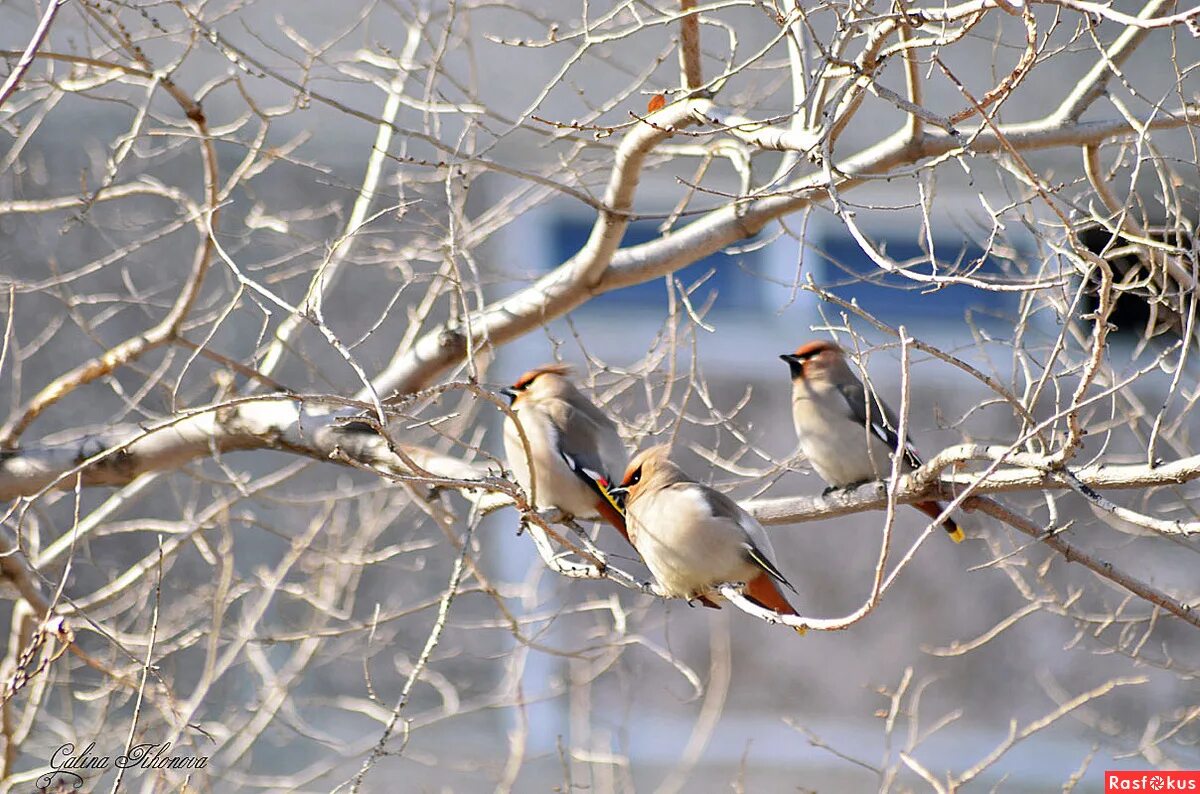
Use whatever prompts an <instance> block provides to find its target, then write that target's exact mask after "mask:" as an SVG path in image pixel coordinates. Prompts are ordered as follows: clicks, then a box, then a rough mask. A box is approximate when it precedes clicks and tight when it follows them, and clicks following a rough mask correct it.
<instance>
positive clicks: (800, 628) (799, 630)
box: [792, 626, 808, 637]
mask: <svg viewBox="0 0 1200 794" xmlns="http://www.w3.org/2000/svg"><path fill="white" fill-rule="evenodd" d="M792 628H793V629H795V630H796V633H797V634H799V635H800V636H801V637H803V636H804V635H805V634H808V629H806V628H804V627H803V626H792Z"/></svg>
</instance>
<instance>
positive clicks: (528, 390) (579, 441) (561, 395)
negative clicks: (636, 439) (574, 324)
mask: <svg viewBox="0 0 1200 794" xmlns="http://www.w3.org/2000/svg"><path fill="white" fill-rule="evenodd" d="M569 374H570V368H569V367H566V366H563V365H561V364H547V365H545V366H541V367H537V368H535V369H531V370H529V371H528V372H526V373H525V374H524V375H522V376H521V377H520V378H519V379H518V380H517V382H516V383H514V384H513V385H512V386H510V387H508V388H506V389H501V393H502V394H504V395H505V396H506V397H508V398H509V399H510V400H511V401H512V410H513V413H514V414H516V416H517V419H518V420H519V421H520V423H521V428H522V429H523V430H524V431H525V437H526V438H527V439H528V441H529V451H530V455H529V456H526V454H525V446H524V445H523V444H522V443H521V434H520V432H519V431H518V429H517V423H516V422H514V421H513V420H512V417H506V418H505V420H504V454H505V457H506V459H507V460H508V466H509V468H510V469H512V471H513V474H514V475H515V476H516V478H517V482H518V483H519V484H520V485H521V487H522V488H523V489H525V492H526V493H528V494H532V498H533V499H534V500H535V501H536V504H535V507H537V508H538V509H539V510H546V509H551V508H557V509H559V510H561V511H563V512H564V513H566V514H568V515H570V516H573V517H575V518H603V519H604V520H606V521H608V523H610V524H612V525H613V526H614V527H616V528H617V530H618V531H620V533H621V534H622V535H624V536H625V537H626V538H628V537H629V535H628V534H627V533H626V531H625V518H624V516H623V515H622V514H621V511H620V510H619V509H618V508H617V506H616V505H615V503H614V502H613V499H612V498H611V497H610V496H609V495H608V489H609V488H610V487H611V486H612V481H613V477H614V476H616V474H617V473H618V472H620V471H621V466H622V465H623V464H624V462H625V461H626V459H627V458H628V455H627V453H626V450H625V445H624V444H623V443H622V442H621V437H620V435H618V434H617V426H616V425H615V424H614V423H613V421H612V420H611V419H609V418H608V416H606V415H605V413H604V412H603V411H601V410H600V409H599V408H597V407H596V406H595V404H594V403H592V401H591V400H589V399H588V398H587V397H585V396H584V395H583V392H581V391H579V389H577V388H575V384H573V383H571V381H570V380H569V379H568V378H567V375H569ZM531 472H532V475H531ZM532 486H536V487H532Z"/></svg>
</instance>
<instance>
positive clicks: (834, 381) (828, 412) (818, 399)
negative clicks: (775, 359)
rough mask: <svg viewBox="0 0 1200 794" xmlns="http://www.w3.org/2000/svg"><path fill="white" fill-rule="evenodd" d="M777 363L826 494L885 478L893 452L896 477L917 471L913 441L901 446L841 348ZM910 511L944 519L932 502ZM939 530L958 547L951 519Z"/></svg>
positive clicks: (888, 416) (816, 347) (806, 348)
mask: <svg viewBox="0 0 1200 794" xmlns="http://www.w3.org/2000/svg"><path fill="white" fill-rule="evenodd" d="M780 358H782V359H783V360H784V361H786V362H787V364H788V367H789V368H790V369H791V373H792V419H793V421H794V422H795V424H796V435H797V436H798V437H799V439H800V451H801V452H803V453H804V456H805V457H806V458H808V462H809V463H811V464H812V467H813V469H815V470H816V472H817V474H819V475H820V476H821V479H823V480H825V482H826V483H828V484H829V488H827V489H826V492H829V491H831V490H834V489H837V488H850V487H853V486H856V485H862V484H863V483H865V482H870V481H871V480H882V479H884V478H885V477H888V476H889V475H890V474H891V471H892V461H891V454H892V452H893V451H895V452H899V453H900V471H902V472H905V473H907V472H910V471H913V470H914V469H917V468H919V467H920V466H921V458H920V456H919V455H918V454H917V448H916V447H915V446H913V443H912V439H910V438H905V439H904V441H903V443H901V441H900V437H899V435H898V434H897V428H898V427H899V425H898V423H897V421H896V414H895V413H894V412H893V411H892V409H891V408H890V407H888V405H887V404H886V403H884V402H883V400H881V399H880V398H879V396H878V395H877V394H875V393H874V392H869V391H868V390H867V389H866V388H865V387H864V386H863V384H862V381H860V380H859V379H858V376H856V375H855V374H854V372H852V371H851V369H850V365H849V364H847V363H846V355H845V353H843V352H842V349H841V348H840V347H838V346H837V345H835V344H834V343H833V342H826V341H824V340H818V341H814V342H808V343H807V344H804V345H801V346H800V348H799V349H797V350H796V352H795V353H785V354H784V355H781V356H780ZM913 507H915V508H917V509H918V510H920V511H921V512H922V513H924V514H925V515H927V516H929V517H930V518H934V519H936V518H937V517H938V516H939V515H941V514H942V506H941V504H939V503H938V502H936V501H933V500H930V501H927V502H917V503H916V504H914V505H913ZM942 526H943V527H944V528H945V530H946V532H948V533H949V534H950V538H951V539H952V540H953V541H954V542H955V543H959V542H961V541H962V539H963V531H962V530H961V529H959V526H958V524H956V523H955V522H954V519H953V518H950V517H946V518H945V519H943V520H942Z"/></svg>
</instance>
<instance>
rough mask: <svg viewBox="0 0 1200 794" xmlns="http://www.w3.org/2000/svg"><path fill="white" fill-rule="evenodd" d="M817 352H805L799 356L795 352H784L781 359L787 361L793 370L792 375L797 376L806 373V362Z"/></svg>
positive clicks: (789, 367)
mask: <svg viewBox="0 0 1200 794" xmlns="http://www.w3.org/2000/svg"><path fill="white" fill-rule="evenodd" d="M815 355H816V353H805V354H804V355H802V356H798V355H796V354H795V353H784V354H783V355H781V356H780V358H781V359H783V360H784V361H786V362H787V365H788V369H789V370H791V371H792V377H793V378H797V377H800V376H801V375H803V374H804V364H805V362H807V361H808V360H809V359H810V358H812V357H813V356H815Z"/></svg>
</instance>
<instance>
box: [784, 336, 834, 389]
mask: <svg viewBox="0 0 1200 794" xmlns="http://www.w3.org/2000/svg"><path fill="white" fill-rule="evenodd" d="M780 358H781V359H783V360H784V361H786V362H787V365H788V369H790V370H791V371H792V380H794V381H798V380H813V379H817V380H819V379H821V378H823V377H827V376H828V375H829V374H830V373H831V372H832V371H834V370H835V369H837V368H839V367H842V366H845V354H843V353H842V349H841V348H840V347H838V346H837V345H835V344H834V343H833V342H827V341H825V340H824V339H817V340H814V341H812V342H805V343H804V344H802V345H800V347H798V348H796V352H795V353H784V354H783V355H781V356H780Z"/></svg>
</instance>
